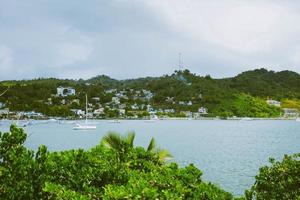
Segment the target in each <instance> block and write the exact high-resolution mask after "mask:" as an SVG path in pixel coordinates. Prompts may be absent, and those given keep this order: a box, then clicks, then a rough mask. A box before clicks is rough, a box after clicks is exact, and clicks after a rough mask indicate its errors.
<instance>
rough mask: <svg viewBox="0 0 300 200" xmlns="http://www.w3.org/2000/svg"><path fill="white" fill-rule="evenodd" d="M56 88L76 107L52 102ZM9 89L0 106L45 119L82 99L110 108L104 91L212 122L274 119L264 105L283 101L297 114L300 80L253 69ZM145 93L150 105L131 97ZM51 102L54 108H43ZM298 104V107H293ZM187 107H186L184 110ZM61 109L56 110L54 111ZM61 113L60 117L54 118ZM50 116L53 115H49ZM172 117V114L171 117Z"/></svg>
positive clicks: (17, 84) (20, 84)
mask: <svg viewBox="0 0 300 200" xmlns="http://www.w3.org/2000/svg"><path fill="white" fill-rule="evenodd" d="M58 86H69V87H73V88H74V89H76V96H74V97H68V98H67V100H69V101H70V102H71V100H72V98H73V99H80V102H81V103H80V105H77V106H75V105H72V104H66V105H61V103H60V101H61V99H60V98H56V97H54V96H53V94H55V93H56V88H57V87H58ZM7 87H10V89H9V91H8V92H7V93H5V94H4V95H3V96H2V97H0V102H4V103H6V105H7V107H9V108H10V109H11V110H16V111H30V110H35V111H39V112H42V113H45V114H47V115H63V114H62V113H64V116H65V115H69V114H70V112H69V110H70V109H72V108H83V107H84V105H83V102H84V96H85V93H87V94H88V97H89V100H90V99H91V98H92V97H96V96H97V97H100V103H102V104H104V103H109V102H110V101H111V99H112V97H113V94H107V93H105V90H107V89H117V90H118V91H120V90H124V91H127V95H128V99H127V100H124V99H122V103H125V104H126V105H127V107H130V105H132V104H139V105H147V104H150V105H152V106H153V107H154V108H155V109H157V110H159V109H174V110H175V113H177V114H178V113H180V112H182V111H191V112H197V111H198V109H199V108H200V107H205V108H207V109H208V111H209V113H210V116H224V117H226V116H241V117H243V116H250V117H276V116H279V115H280V112H281V110H280V109H279V108H276V107H274V106H269V105H268V104H267V103H266V102H265V100H266V99H274V100H278V101H283V104H282V105H283V106H285V107H288V108H291V107H293V105H296V106H295V108H299V103H298V102H299V100H300V75H299V74H298V73H295V72H292V71H281V72H274V71H268V70H266V69H256V70H252V71H246V72H243V73H241V74H239V75H237V76H235V77H232V78H223V79H214V78H211V77H210V76H200V75H196V74H193V73H191V72H190V71H188V70H184V71H175V72H174V73H173V74H171V75H164V76H161V77H146V78H138V79H128V80H116V79H112V78H110V77H108V76H105V75H100V76H96V77H93V78H90V79H88V80H83V79H80V80H64V79H55V78H47V79H34V80H20V81H3V82H0V92H1V91H4V90H5V89H6V88H7ZM138 90H139V91H141V90H147V91H151V92H152V93H153V94H154V96H153V98H151V99H148V100H144V99H142V100H141V99H136V98H135V97H134V94H133V92H132V91H138ZM49 98H52V100H53V104H52V105H45V101H47V99H49ZM295 102H296V103H295ZM187 104H188V105H187ZM58 108H59V109H58ZM57 109H58V110H61V111H59V112H56V111H57ZM53 110H54V111H53ZM175 115H176V114H175Z"/></svg>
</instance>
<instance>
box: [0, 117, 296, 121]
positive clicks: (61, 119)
mask: <svg viewBox="0 0 300 200" xmlns="http://www.w3.org/2000/svg"><path fill="white" fill-rule="evenodd" d="M296 119H297V118H283V117H277V118H261V117H257V118H255V117H253V118H250V117H231V118H220V117H203V118H186V117H164V118H158V119H149V118H90V119H88V120H90V121H94V120H100V121H102V120H103V121H108V120H110V121H114V120H116V121H125V120H137V121H138V120H143V121H160V120H182V121H184V120H186V121H198V120H199V121H201V120H223V121H226V120H228V121H257V120H286V121H293V120H296ZM28 120H36V121H72V120H74V121H84V120H85V119H80V118H59V117H49V118H43V119H20V120H17V119H14V118H11V119H9V118H3V119H0V121H28Z"/></svg>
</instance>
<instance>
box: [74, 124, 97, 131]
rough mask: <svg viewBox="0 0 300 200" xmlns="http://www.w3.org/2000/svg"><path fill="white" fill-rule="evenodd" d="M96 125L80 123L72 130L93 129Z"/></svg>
mask: <svg viewBox="0 0 300 200" xmlns="http://www.w3.org/2000/svg"><path fill="white" fill-rule="evenodd" d="M96 128H97V127H96V126H92V125H80V124H77V125H76V126H74V127H73V130H95V129H96Z"/></svg>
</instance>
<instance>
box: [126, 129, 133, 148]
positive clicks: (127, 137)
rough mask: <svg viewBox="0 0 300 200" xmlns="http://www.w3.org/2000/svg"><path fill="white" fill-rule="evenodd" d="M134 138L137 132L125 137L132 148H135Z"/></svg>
mask: <svg viewBox="0 0 300 200" xmlns="http://www.w3.org/2000/svg"><path fill="white" fill-rule="evenodd" d="M134 138H135V132H129V133H128V134H127V136H126V137H125V141H126V143H127V144H128V145H129V146H130V147H133V142H134Z"/></svg>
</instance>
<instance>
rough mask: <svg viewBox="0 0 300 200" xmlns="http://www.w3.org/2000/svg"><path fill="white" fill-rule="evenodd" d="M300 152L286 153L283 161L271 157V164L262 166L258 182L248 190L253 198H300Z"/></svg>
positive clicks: (249, 198) (248, 195)
mask: <svg viewBox="0 0 300 200" xmlns="http://www.w3.org/2000/svg"><path fill="white" fill-rule="evenodd" d="M299 158H300V154H295V155H292V156H288V155H285V156H284V158H283V160H282V161H281V162H279V161H275V160H274V159H270V163H271V166H264V167H262V168H260V170H259V174H258V175H257V176H256V177H255V178H256V182H255V184H254V185H253V186H252V188H251V190H250V191H247V192H246V197H247V199H248V200H251V199H257V200H260V199H274V200H276V199H278V200H292V199H295V200H299V199H300V160H299Z"/></svg>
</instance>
